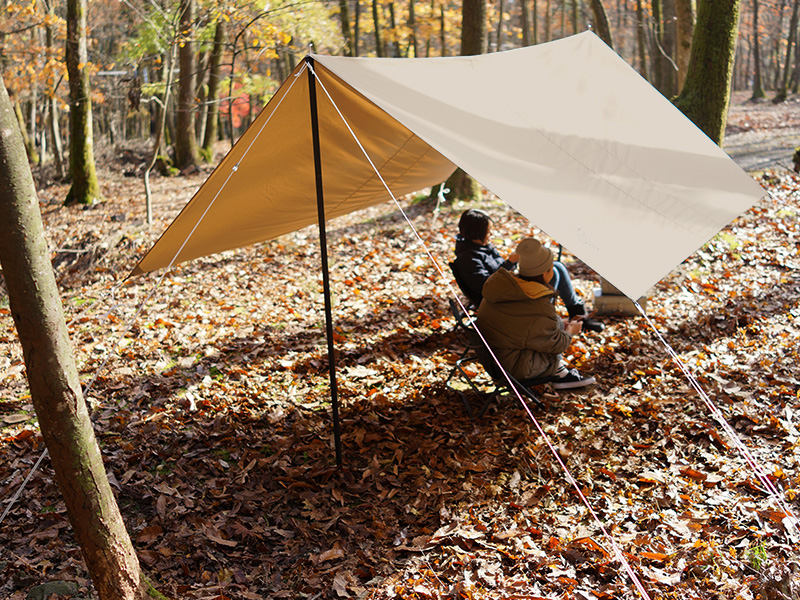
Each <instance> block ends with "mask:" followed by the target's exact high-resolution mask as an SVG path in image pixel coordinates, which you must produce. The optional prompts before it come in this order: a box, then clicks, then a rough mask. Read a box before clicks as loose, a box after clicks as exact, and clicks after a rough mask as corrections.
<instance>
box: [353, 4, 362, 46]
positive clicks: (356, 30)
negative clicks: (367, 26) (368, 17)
mask: <svg viewBox="0 0 800 600" xmlns="http://www.w3.org/2000/svg"><path fill="white" fill-rule="evenodd" d="M355 13H356V14H355V16H354V17H353V56H358V36H359V35H360V25H361V0H356V10H355Z"/></svg>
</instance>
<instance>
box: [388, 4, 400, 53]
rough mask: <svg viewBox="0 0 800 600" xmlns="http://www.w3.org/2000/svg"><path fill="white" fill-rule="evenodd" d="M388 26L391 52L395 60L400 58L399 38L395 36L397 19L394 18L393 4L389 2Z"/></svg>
mask: <svg viewBox="0 0 800 600" xmlns="http://www.w3.org/2000/svg"><path fill="white" fill-rule="evenodd" d="M389 25H390V26H391V28H392V51H393V53H394V54H393V55H394V57H395V58H399V57H400V36H398V35H397V19H395V17H394V2H389Z"/></svg>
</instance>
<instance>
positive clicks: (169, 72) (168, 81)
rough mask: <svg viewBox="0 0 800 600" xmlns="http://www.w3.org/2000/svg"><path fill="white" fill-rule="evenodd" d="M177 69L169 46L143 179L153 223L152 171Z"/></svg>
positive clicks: (146, 204)
mask: <svg viewBox="0 0 800 600" xmlns="http://www.w3.org/2000/svg"><path fill="white" fill-rule="evenodd" d="M174 70H175V58H174V50H173V48H172V46H170V47H169V48H167V51H166V52H165V53H164V83H165V85H164V100H163V101H159V100H158V98H154V101H156V102H159V106H160V107H161V112H160V113H158V115H159V116H158V121H157V122H156V132H155V138H156V139H155V141H154V142H153V153H152V154H151V155H150V160H149V161H148V162H147V166H146V167H145V169H144V174H143V180H144V198H145V210H146V215H147V224H148V225H152V224H153V196H152V194H151V193H150V171H152V170H153V167H154V166H155V164H156V161H157V160H158V157H159V156H160V155H161V153H162V152H161V147H162V145H163V143H164V139H163V138H164V130H165V129H166V126H167V105H169V100H170V90H171V89H172V76H173V73H174ZM231 127H233V123H231Z"/></svg>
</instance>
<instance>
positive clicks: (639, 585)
mask: <svg viewBox="0 0 800 600" xmlns="http://www.w3.org/2000/svg"><path fill="white" fill-rule="evenodd" d="M309 72H310V73H311V74H313V72H314V69H313V65H312V64H311V63H310V62H309ZM318 83H319V85H320V87H321V88H322V90H323V91H324V92H325V95H326V96H327V97H328V100H329V101H330V102H331V104H332V105H333V107H334V109H335V110H336V112H337V114H338V115H339V117H340V118H341V119H342V121H343V122H344V124H345V126H346V127H347V129H348V131H349V132H350V134H351V135H352V136H353V140H354V141H355V143H356V144H357V145H358V147H359V148H360V149H361V151H362V153H363V154H364V157H365V158H366V159H367V161H368V162H369V164H370V166H371V167H372V169H373V170H374V171H375V174H376V176H377V177H378V178H379V179H380V181H381V183H382V184H383V186H384V187H385V189H386V191H387V193H388V194H389V196H390V197H391V199H392V201H393V202H394V204H395V206H396V207H397V209H398V211H399V212H400V214H401V215H402V216H403V218H404V219H405V221H406V224H407V225H408V228H409V229H410V230H411V232H412V233H413V234H414V237H415V238H416V240H417V243H418V245H419V246H420V247H421V248H422V250H423V251H424V253H425V254H426V255H427V256H428V259H429V260H430V262H431V263H432V264H433V266H434V268H435V269H436V271H437V273H438V275H439V281H440V282H441V283H444V285H445V287H446V288H447V290H448V291H449V293H450V295H451V296H452V297H453V298H455V301H456V302H457V303H458V305H459V306H460V307H461V310H462V311H464V313H465V314H468V311H467V309H466V307H465V306H464V304H463V303H462V302H461V297H460V296H459V294H458V293H457V292H456V290H455V288H454V287H453V285H452V284H451V283H450V279H449V278H448V277H447V276H446V275H445V273H444V270H443V269H442V267H441V265H440V264H439V261H437V260H436V257H434V255H433V253H432V252H431V250H430V248H428V246H427V244H426V243H425V240H424V239H423V238H422V236H421V235H420V233H419V230H418V229H417V228H416V227H415V226H414V224H413V223H412V222H411V219H410V218H409V217H408V214H407V213H406V211H405V209H404V208H403V207H402V206H401V204H400V202H399V200H398V199H397V196H396V195H395V194H394V193H393V192H392V190H391V188H390V187H389V185H388V184H387V183H386V181H385V180H384V178H383V176H382V175H381V173H380V171H379V170H378V168H377V167H376V166H375V162H374V161H373V160H372V157H370V155H369V153H368V152H367V151H366V149H365V148H364V145H363V143H362V142H361V140H360V139H359V138H358V136H357V135H356V133H355V132H354V131H353V129H352V128H351V127H350V124H349V123H348V122H347V119H346V117H345V116H344V114H343V113H342V111H341V109H340V108H339V106H338V105H337V104H336V102H335V100H334V99H333V98H332V97H331V95H330V93H329V92H328V90H327V88H326V87H325V84H324V83H323V82H322V81H319V80H318ZM312 87H313V86H312ZM312 114H313V113H312ZM434 284H435V282H434ZM473 327H474V328H475V331H476V332H477V333H478V335H479V336H480V338H481V340H483V343H484V345H485V346H486V348H487V350H488V351H489V354H490V355H491V357H492V360H493V361H494V362H495V364H496V365H497V367H498V368H499V369H500V371H501V372H502V374H503V377H505V379H506V382H507V384H508V389H510V390H513V392H514V394H515V395H516V397H517V400H519V403H520V404H521V405H522V408H523V409H524V411H525V412H526V413H527V415H528V417H529V418H530V420H531V421H532V422H533V424H534V426H535V427H536V430H537V431H538V432H539V435H540V436H541V437H542V439H543V440H544V442H545V444H546V445H547V447H548V449H549V450H550V453H551V454H552V455H553V456H554V457H555V459H556V462H557V463H558V465H559V466H560V467H561V470H562V471H563V472H564V474H565V476H566V479H567V481H568V482H569V483H570V485H571V486H572V487H573V488H574V489H575V491H576V492H577V495H578V497H579V498H580V500H581V502H582V503H583V504H584V506H586V508H587V510H588V511H589V514H591V516H592V518H593V519H594V521H595V523H597V526H598V527H599V528H600V531H601V532H602V533H603V536H604V537H605V538H606V539H607V540H608V541H609V543H610V544H611V547H612V549H613V551H614V556H615V557H616V559H617V560H618V561H619V563H620V564H621V565H622V567H623V569H624V570H625V572H626V574H627V575H628V578H629V579H630V580H631V582H632V583H633V585H634V587H635V588H636V590H637V592H638V593H639V594H640V595H641V597H642V598H643V600H650V596H649V595H648V594H647V590H645V588H644V586H643V585H642V582H641V581H640V580H639V578H638V577H637V575H636V573H635V572H634V570H633V567H631V565H630V563H629V562H628V559H627V558H626V557H625V554H624V553H623V552H622V549H621V548H620V547H619V545H618V544H617V542H616V540H615V539H614V538H613V536H612V535H611V534H610V533H609V532H608V530H607V529H606V527H605V525H603V522H602V521H601V520H600V517H599V515H598V514H597V512H596V511H595V510H594V507H593V506H592V505H591V503H590V502H589V499H588V498H587V497H586V495H585V494H584V493H583V491H582V490H581V487H580V485H579V484H578V482H577V480H576V479H575V477H574V476H573V475H572V473H571V472H570V470H569V468H568V467H567V465H566V464H565V463H564V461H563V460H562V459H561V456H559V454H558V451H557V450H556V447H555V446H554V445H553V443H552V441H551V440H550V438H549V436H548V435H547V433H545V431H544V428H543V427H542V426H541V424H540V423H539V421H538V420H537V419H536V417H535V416H534V414H533V412H531V409H530V407H529V406H528V404H527V403H526V402H525V400H523V398H522V396H521V395H520V393H519V391H518V390H517V388H516V386H514V385H512V383H511V378H510V377H509V374H508V371H506V369H505V368H504V367H503V365H502V364H500V361H499V359H498V358H497V356H496V355H495V353H494V351H493V350H492V348H491V347H490V346H489V344H488V342H487V341H486V338H485V337H484V336H483V332H482V331H481V330H480V329H479V328H478V326H477V324H476V323H473ZM329 356H330V357H331V358H329V360H331V361H332V356H333V353H332V352H331V354H330V355H329ZM334 383H335V382H334Z"/></svg>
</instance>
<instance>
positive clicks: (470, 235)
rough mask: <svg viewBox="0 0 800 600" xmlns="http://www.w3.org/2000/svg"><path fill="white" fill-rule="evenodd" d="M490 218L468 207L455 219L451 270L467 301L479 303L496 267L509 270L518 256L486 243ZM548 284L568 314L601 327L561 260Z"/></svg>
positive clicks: (594, 327)
mask: <svg viewBox="0 0 800 600" xmlns="http://www.w3.org/2000/svg"><path fill="white" fill-rule="evenodd" d="M491 225H492V219H491V217H489V215H488V214H486V213H485V212H484V211H482V210H478V209H475V208H470V209H469V210H466V211H464V212H463V213H462V214H461V218H460V219H459V220H458V231H459V233H458V235H457V236H456V248H455V252H456V259H455V260H454V261H453V265H452V266H453V274H454V275H455V277H456V281H457V283H458V285H459V287H460V288H461V290H462V291H463V292H464V294H466V296H467V297H468V298H469V300H470V302H472V304H474V305H475V307H476V308H477V307H479V306H480V304H481V300H482V299H483V294H482V290H483V284H484V283H485V282H486V280H487V279H488V278H489V276H490V275H492V274H493V273H494V272H495V271H497V270H498V269H500V268H503V269H506V270H508V271H513V270H514V269H516V267H517V262H518V261H519V256H518V255H517V254H516V253H512V254H510V255H509V256H508V257H507V258H503V256H502V255H501V254H500V252H498V250H497V248H495V247H494V246H492V245H491V244H490V243H489V235H490V233H491ZM550 285H552V286H553V288H555V290H556V291H557V292H558V295H559V297H560V298H561V300H562V301H563V302H564V305H565V306H566V307H567V312H568V313H569V316H570V318H573V317H582V318H583V328H584V329H588V330H589V331H602V330H603V329H604V327H605V326H604V325H603V323H600V322H599V321H596V320H595V319H592V318H591V317H589V316H588V314H587V313H586V307H585V306H584V304H583V302H581V300H580V298H578V295H577V294H576V293H575V288H574V287H573V286H572V279H571V278H570V276H569V272H568V271H567V267H565V266H564V264H563V263H562V262H559V261H555V262H554V263H553V280H552V281H551V282H550Z"/></svg>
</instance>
